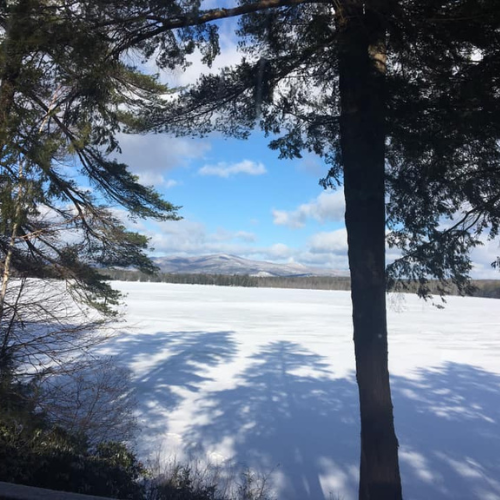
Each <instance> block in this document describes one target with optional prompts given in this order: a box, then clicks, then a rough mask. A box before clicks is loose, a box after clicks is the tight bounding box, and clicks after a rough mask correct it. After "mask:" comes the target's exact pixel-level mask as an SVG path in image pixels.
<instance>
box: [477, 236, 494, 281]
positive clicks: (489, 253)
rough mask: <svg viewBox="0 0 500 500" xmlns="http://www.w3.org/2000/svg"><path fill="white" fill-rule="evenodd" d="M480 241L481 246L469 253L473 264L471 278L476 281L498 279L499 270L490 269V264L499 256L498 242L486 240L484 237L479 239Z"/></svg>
mask: <svg viewBox="0 0 500 500" xmlns="http://www.w3.org/2000/svg"><path fill="white" fill-rule="evenodd" d="M481 240H482V242H483V245H482V246H479V247H476V248H475V249H474V250H472V252H471V258H472V262H473V263H474V264H473V269H472V272H471V276H472V277H473V278H476V279H500V272H499V270H498V269H494V268H493V267H491V263H492V262H494V261H496V259H497V257H499V256H500V240H499V239H498V238H496V239H494V240H488V239H487V237H486V236H483V237H481Z"/></svg>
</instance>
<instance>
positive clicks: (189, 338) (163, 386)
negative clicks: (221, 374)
mask: <svg viewBox="0 0 500 500" xmlns="http://www.w3.org/2000/svg"><path fill="white" fill-rule="evenodd" d="M237 345H238V344H237V342H236V341H235V340H234V339H233V333H232V332H229V331H228V332H200V331H197V332H157V333H154V334H134V335H128V336H123V337H116V338H114V339H113V340H112V341H110V342H108V343H107V344H106V347H105V351H104V352H105V353H106V354H110V355H113V356H116V357H117V358H118V359H119V362H120V364H124V365H125V366H127V367H128V368H130V369H131V370H132V372H133V373H134V376H133V378H132V383H133V386H134V388H135V391H136V396H137V400H138V403H139V406H138V418H139V421H140V423H141V438H147V437H150V438H152V439H155V438H159V436H160V435H161V434H164V433H165V432H167V430H168V414H169V413H170V412H172V411H174V410H175V409H176V408H177V407H178V406H179V405H180V404H181V403H182V401H183V399H184V396H183V394H185V391H190V392H191V393H196V392H198V391H199V390H200V386H201V385H202V384H203V383H205V382H209V381H211V380H212V379H211V378H210V377H209V376H208V374H207V373H206V372H207V370H208V369H209V368H212V367H215V366H217V365H219V364H221V363H228V362H229V361H231V360H232V359H233V358H234V356H235V355H236V353H237V352H238V348H237Z"/></svg>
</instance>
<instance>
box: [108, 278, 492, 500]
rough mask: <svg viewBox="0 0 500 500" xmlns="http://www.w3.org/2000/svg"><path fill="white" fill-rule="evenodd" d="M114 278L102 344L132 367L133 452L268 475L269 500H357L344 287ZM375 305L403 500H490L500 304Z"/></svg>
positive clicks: (408, 301)
mask: <svg viewBox="0 0 500 500" xmlns="http://www.w3.org/2000/svg"><path fill="white" fill-rule="evenodd" d="M116 286H117V287H118V288H119V289H120V290H122V291H124V292H126V293H128V298H127V303H128V308H127V316H128V321H129V323H128V325H126V327H127V329H128V333H126V334H123V335H120V336H119V337H118V338H116V339H115V340H113V341H112V342H111V343H110V344H108V345H107V346H106V348H105V349H104V352H106V353H108V354H115V355H117V356H119V359H120V360H121V362H122V363H123V364H124V365H125V366H128V367H129V368H130V369H131V370H132V372H133V374H134V383H135V385H136V387H137V390H138V395H139V399H140V406H139V407H140V420H141V424H142V427H143V431H142V434H141V436H140V438H139V440H138V442H139V443H140V448H139V450H140V453H141V455H142V456H143V457H145V456H147V454H148V453H155V452H157V451H158V450H160V449H161V450H162V451H163V452H164V453H166V454H171V455H176V456H177V457H178V458H179V457H186V456H191V457H197V456H199V457H210V458H211V459H212V460H216V461H222V460H230V459H232V460H235V461H237V462H238V463H241V464H245V465H247V466H249V467H252V468H254V469H256V470H261V471H267V472H269V471H273V473H272V477H273V481H274V485H275V492H276V493H277V496H278V498H279V499H280V500H325V499H326V500H329V498H330V496H329V495H330V492H333V493H334V494H335V495H339V497H340V498H343V499H344V500H351V499H352V500H354V499H355V498H357V477H358V458H359V423H358V403H357V392H356V390H357V389H356V385H355V379H354V374H353V367H354V357H353V346H352V340H351V338H352V330H351V318H350V316H351V312H350V296H349V293H347V292H331V291H312V290H279V289H255V288H223V287H208V286H196V285H169V284H161V283H116ZM389 306H390V311H389V337H390V338H389V343H390V344H389V350H390V369H391V375H392V388H393V399H394V406H395V419H396V429H397V433H398V437H399V441H400V462H401V473H402V478H403V488H404V496H405V499H407V500H444V499H450V500H451V499H453V500H459V499H463V500H472V499H478V500H494V499H496V500H498V499H500V300H492V299H475V298H466V299H464V298H458V297H450V298H449V299H448V304H447V306H446V309H444V310H438V309H436V308H435V307H432V306H431V305H430V304H428V303H425V302H423V301H419V300H418V299H417V298H415V297H413V296H399V297H392V298H390V299H389ZM335 498H336V497H335Z"/></svg>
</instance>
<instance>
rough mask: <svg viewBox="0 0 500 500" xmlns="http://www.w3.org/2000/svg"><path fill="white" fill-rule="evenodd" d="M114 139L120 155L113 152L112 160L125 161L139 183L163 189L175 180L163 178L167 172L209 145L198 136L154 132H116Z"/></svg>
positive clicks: (182, 165)
mask: <svg viewBox="0 0 500 500" xmlns="http://www.w3.org/2000/svg"><path fill="white" fill-rule="evenodd" d="M118 139H119V141H120V146H121V148H122V154H120V155H116V159H117V160H118V161H120V162H123V163H126V164H127V165H128V166H129V167H130V170H131V172H133V173H134V174H136V175H138V176H139V179H140V181H141V182H142V183H143V184H145V185H148V186H151V185H154V186H163V187H166V188H169V187H173V186H174V184H173V183H174V182H175V181H173V180H171V179H166V177H165V174H166V173H167V172H169V171H171V170H172V169H174V168H178V167H186V166H188V165H189V164H190V162H191V161H192V160H196V159H202V158H203V157H204V156H205V154H206V153H207V152H208V151H209V150H210V147H211V146H210V143H209V142H208V141H205V140H201V139H190V138H177V137H169V136H166V135H155V134H149V135H127V134H120V135H119V137H118Z"/></svg>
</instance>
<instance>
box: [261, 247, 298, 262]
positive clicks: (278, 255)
mask: <svg viewBox="0 0 500 500" xmlns="http://www.w3.org/2000/svg"><path fill="white" fill-rule="evenodd" d="M266 253H267V255H269V256H270V257H271V258H273V259H280V260H281V259H287V258H289V257H290V256H291V255H292V254H293V253H294V252H293V250H292V249H291V248H289V247H287V246H286V245H284V244H283V243H276V244H274V245H272V246H271V247H270V248H269V249H268V250H267V251H266Z"/></svg>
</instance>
